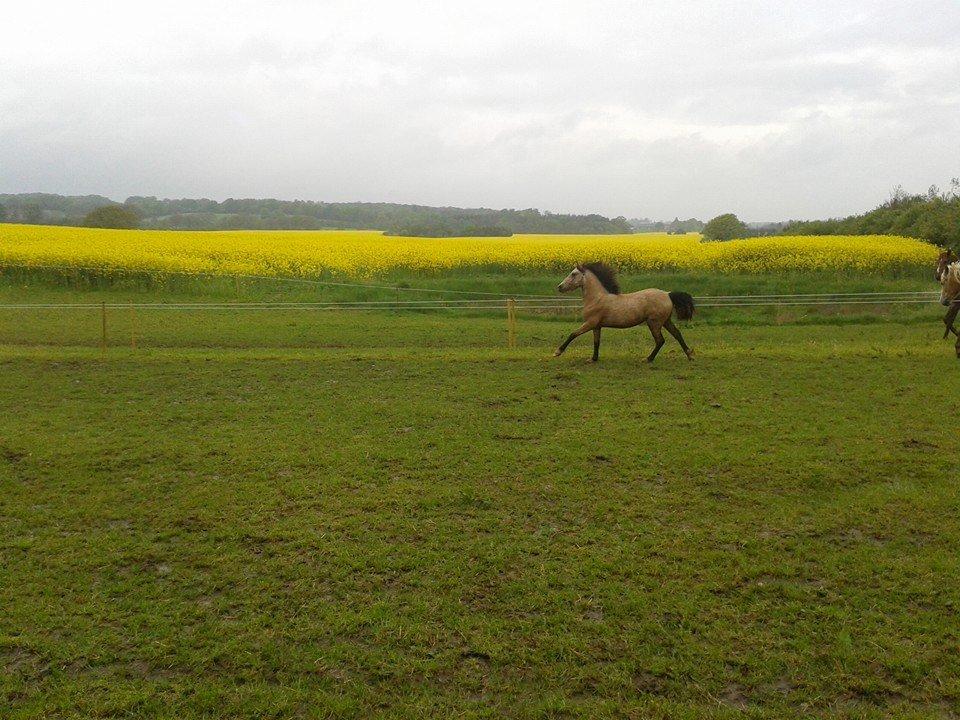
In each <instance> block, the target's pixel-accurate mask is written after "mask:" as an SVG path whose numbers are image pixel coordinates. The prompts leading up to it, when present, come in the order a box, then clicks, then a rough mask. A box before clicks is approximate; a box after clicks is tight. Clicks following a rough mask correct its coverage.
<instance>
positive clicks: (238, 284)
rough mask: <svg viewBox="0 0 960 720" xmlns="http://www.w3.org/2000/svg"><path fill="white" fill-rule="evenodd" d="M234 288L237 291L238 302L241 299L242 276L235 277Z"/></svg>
mask: <svg viewBox="0 0 960 720" xmlns="http://www.w3.org/2000/svg"><path fill="white" fill-rule="evenodd" d="M233 286H234V288H236V290H237V300H239V299H240V276H239V275H234V276H233Z"/></svg>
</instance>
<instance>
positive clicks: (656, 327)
mask: <svg viewBox="0 0 960 720" xmlns="http://www.w3.org/2000/svg"><path fill="white" fill-rule="evenodd" d="M647 327H648V328H650V334H651V335H653V339H654V341H655V342H656V343H657V344H656V345H654V347H653V352H651V353H650V354H649V355H647V362H648V363H652V362H653V361H654V360H655V359H656V357H657V353H658V352H660V348H662V347H663V344H664V342H665V340H664V339H663V333H662V332H661V331H660V323H657V322H653V321H650V322H648V323H647Z"/></svg>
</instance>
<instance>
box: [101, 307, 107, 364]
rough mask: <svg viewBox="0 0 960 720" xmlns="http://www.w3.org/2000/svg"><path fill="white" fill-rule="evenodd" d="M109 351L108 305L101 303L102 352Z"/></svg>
mask: <svg viewBox="0 0 960 720" xmlns="http://www.w3.org/2000/svg"><path fill="white" fill-rule="evenodd" d="M106 349H107V303H106V302H105V301H104V302H101V303H100V350H101V352H103V351H105V350H106Z"/></svg>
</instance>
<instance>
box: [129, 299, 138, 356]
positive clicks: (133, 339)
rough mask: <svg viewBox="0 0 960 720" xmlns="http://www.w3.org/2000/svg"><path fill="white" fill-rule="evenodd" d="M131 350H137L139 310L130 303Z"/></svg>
mask: <svg viewBox="0 0 960 720" xmlns="http://www.w3.org/2000/svg"><path fill="white" fill-rule="evenodd" d="M130 349H131V350H136V349H137V309H136V307H134V305H133V303H130Z"/></svg>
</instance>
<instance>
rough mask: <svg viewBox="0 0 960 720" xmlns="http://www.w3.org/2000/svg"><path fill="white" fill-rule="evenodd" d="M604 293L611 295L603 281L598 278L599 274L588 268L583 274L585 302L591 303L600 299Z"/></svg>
mask: <svg viewBox="0 0 960 720" xmlns="http://www.w3.org/2000/svg"><path fill="white" fill-rule="evenodd" d="M604 295H609V293H608V292H607V289H606V288H605V287H604V286H603V283H601V282H600V280H598V279H597V276H596V275H594V274H593V273H592V272H590V271H589V270H587V272H585V273H584V274H583V302H584V303H590V302H593V301H595V300H599V299H600V298H602V297H603V296H604Z"/></svg>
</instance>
